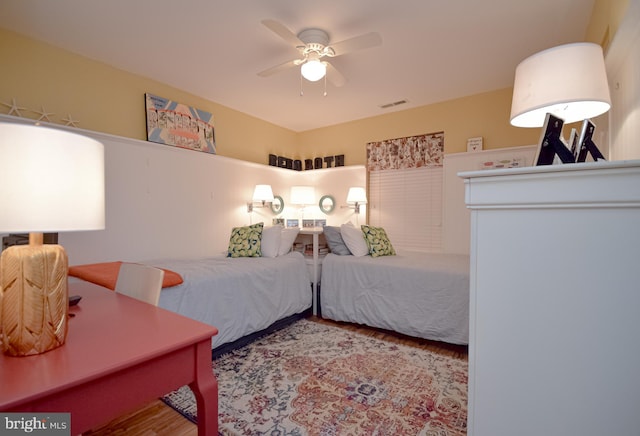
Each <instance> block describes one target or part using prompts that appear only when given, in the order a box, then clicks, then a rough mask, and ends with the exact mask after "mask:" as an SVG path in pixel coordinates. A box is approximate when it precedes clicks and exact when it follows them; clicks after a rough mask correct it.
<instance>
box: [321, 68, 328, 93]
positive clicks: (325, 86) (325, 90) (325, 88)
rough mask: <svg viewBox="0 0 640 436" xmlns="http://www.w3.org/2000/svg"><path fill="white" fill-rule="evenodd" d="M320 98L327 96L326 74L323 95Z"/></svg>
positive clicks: (325, 75)
mask: <svg viewBox="0 0 640 436" xmlns="http://www.w3.org/2000/svg"><path fill="white" fill-rule="evenodd" d="M322 96H323V97H326V96H327V73H325V74H324V94H322Z"/></svg>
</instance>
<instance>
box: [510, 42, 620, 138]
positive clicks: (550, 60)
mask: <svg viewBox="0 0 640 436" xmlns="http://www.w3.org/2000/svg"><path fill="white" fill-rule="evenodd" d="M610 107H611V97H610V95H609V85H608V82H607V73H606V69H605V63H604V57H603V54H602V48H601V47H600V46H599V45H597V44H592V43H586V42H583V43H574V44H566V45H561V46H558V47H554V48H550V49H548V50H544V51H541V52H539V53H537V54H534V55H533V56H530V57H528V58H527V59H525V60H524V61H522V62H521V63H520V64H519V65H518V67H517V68H516V74H515V80H514V85H513V100H512V103H511V124H512V125H514V126H516V127H542V126H543V125H544V121H545V117H546V115H547V113H551V114H552V115H554V116H556V117H558V118H561V119H562V120H564V122H565V123H573V122H576V121H581V120H583V119H586V118H592V117H596V116H598V115H601V114H603V113H605V112H606V111H608V110H609V108H610Z"/></svg>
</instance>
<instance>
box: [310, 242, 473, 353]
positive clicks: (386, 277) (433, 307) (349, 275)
mask: <svg viewBox="0 0 640 436" xmlns="http://www.w3.org/2000/svg"><path fill="white" fill-rule="evenodd" d="M320 303H321V304H320V307H321V310H322V316H323V317H325V318H330V319H333V320H336V321H348V322H355V323H359V324H365V325H369V326H372V327H378V328H383V329H387V330H393V331H396V332H399V333H403V334H406V335H410V336H415V337H421V338H425V339H432V340H437V341H444V342H449V343H452V344H468V342H469V256H465V255H457V254H444V253H418V252H402V253H398V255H396V256H383V257H377V258H372V257H371V256H363V257H355V256H338V255H335V254H328V255H327V256H326V257H325V258H324V261H323V263H322V280H321V292H320Z"/></svg>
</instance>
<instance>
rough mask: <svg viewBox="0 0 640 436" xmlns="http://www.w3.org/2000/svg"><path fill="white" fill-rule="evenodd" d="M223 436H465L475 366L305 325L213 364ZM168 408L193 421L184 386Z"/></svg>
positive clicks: (194, 414) (313, 324)
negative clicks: (469, 370)
mask: <svg viewBox="0 0 640 436" xmlns="http://www.w3.org/2000/svg"><path fill="white" fill-rule="evenodd" d="M213 371H214V373H215V375H216V377H217V378H218V389H219V395H218V397H219V419H218V422H219V431H220V433H221V434H223V435H281V436H285V435H286V436H303V435H327V436H328V435H353V436H361V435H380V436H383V435H393V436H399V435H425V436H436V435H437V436H454V435H456V436H457V435H466V425H467V362H466V361H464V360H459V359H455V358H451V357H447V356H443V355H440V354H437V353H433V352H430V351H426V350H422V349H417V348H413V347H410V346H405V345H399V344H394V343H391V342H387V341H382V340H379V339H376V338H372V337H368V336H366V335H362V334H360V333H356V332H352V331H347V330H345V329H341V328H339V327H334V326H330V325H325V324H320V323H317V322H313V321H309V320H304V319H303V320H300V321H297V322H295V323H294V324H292V325H290V326H288V327H286V328H284V329H282V330H279V331H277V332H274V333H271V334H270V335H268V336H265V337H263V338H261V339H258V340H257V341H255V342H253V343H251V344H249V345H247V346H245V347H243V348H240V349H237V350H235V351H232V352H229V353H227V354H224V355H222V356H220V357H219V358H217V359H216V360H214V362H213ZM164 401H165V402H166V403H167V404H168V405H170V406H171V407H173V408H174V409H176V410H177V411H178V412H180V413H181V414H183V415H184V416H186V417H187V418H188V419H190V420H192V421H193V422H196V421H197V410H196V402H195V398H194V396H193V393H192V392H191V390H190V389H189V388H188V387H187V386H184V387H182V388H180V389H179V390H177V391H175V392H172V393H171V394H169V395H167V396H166V397H165V398H164Z"/></svg>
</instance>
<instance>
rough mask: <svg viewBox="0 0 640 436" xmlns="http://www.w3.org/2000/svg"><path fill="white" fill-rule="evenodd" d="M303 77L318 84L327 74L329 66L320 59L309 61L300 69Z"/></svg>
mask: <svg viewBox="0 0 640 436" xmlns="http://www.w3.org/2000/svg"><path fill="white" fill-rule="evenodd" d="M300 72H301V74H302V77H304V78H305V79H307V80H308V81H310V82H317V81H318V80H320V79H322V78H323V77H324V76H325V74H327V66H326V65H325V64H324V63H323V62H321V61H320V60H318V59H309V60H308V61H307V62H305V63H304V64H302V66H301V67H300Z"/></svg>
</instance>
